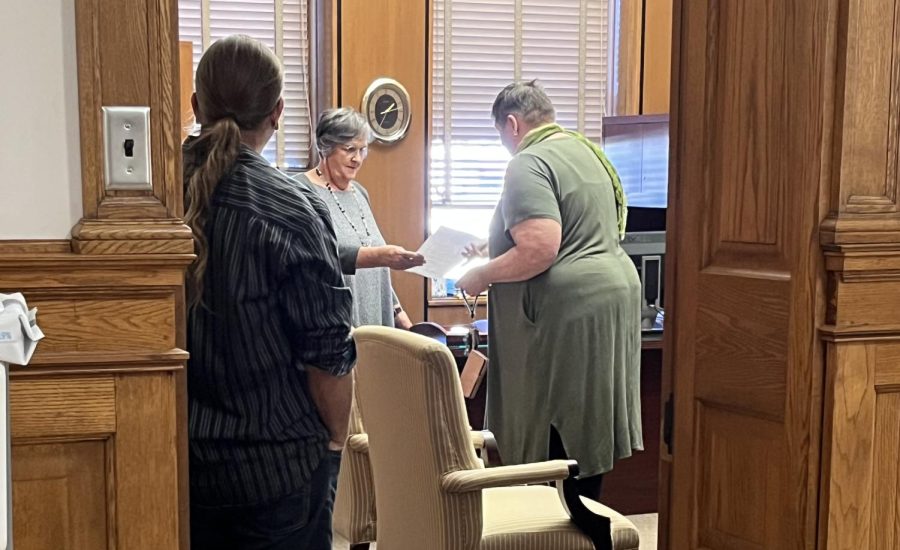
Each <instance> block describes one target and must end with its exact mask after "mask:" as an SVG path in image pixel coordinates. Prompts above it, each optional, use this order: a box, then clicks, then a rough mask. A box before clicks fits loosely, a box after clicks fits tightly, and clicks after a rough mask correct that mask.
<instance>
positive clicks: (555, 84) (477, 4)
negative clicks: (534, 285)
mask: <svg viewBox="0 0 900 550" xmlns="http://www.w3.org/2000/svg"><path fill="white" fill-rule="evenodd" d="M611 2H612V3H614V0H435V2H434V18H433V24H434V32H433V33H432V35H433V38H434V44H433V82H432V97H433V111H432V114H433V121H432V143H431V181H430V185H431V204H432V211H431V221H432V228H436V227H437V226H438V225H450V226H453V227H457V228H459V229H462V230H468V231H470V232H477V233H479V234H480V235H482V236H484V235H486V234H487V225H488V220H489V218H490V215H491V210H492V209H493V207H494V206H495V205H496V203H497V201H498V200H499V197H500V191H501V189H502V186H503V174H504V171H505V169H506V164H507V162H508V160H509V154H508V153H507V152H506V150H505V149H504V148H503V147H502V145H501V144H500V141H499V139H498V137H497V132H496V130H495V129H494V125H493V121H492V120H491V117H490V109H491V104H492V103H493V100H494V98H495V97H496V94H497V92H499V91H500V89H501V88H502V87H503V86H505V85H506V84H509V83H510V82H512V81H514V80H529V79H533V78H537V79H538V80H539V81H540V82H541V84H542V85H543V86H544V89H545V90H546V91H547V94H548V95H549V96H550V98H551V99H552V100H553V103H554V105H555V107H556V111H557V120H558V121H559V123H560V124H562V125H563V126H566V127H568V128H572V129H577V130H578V131H580V132H582V133H584V134H585V135H586V136H587V137H588V138H590V139H592V140H594V141H597V142H600V141H601V138H602V121H603V115H604V114H605V113H606V111H607V102H608V97H607V96H608V89H609V83H608V73H609V71H608V66H609V58H610V48H609V36H610V18H609V10H610V4H611Z"/></svg>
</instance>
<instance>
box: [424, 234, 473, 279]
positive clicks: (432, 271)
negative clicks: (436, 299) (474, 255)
mask: <svg viewBox="0 0 900 550" xmlns="http://www.w3.org/2000/svg"><path fill="white" fill-rule="evenodd" d="M481 242H484V240H483V239H479V238H478V237H476V236H475V235H472V234H470V233H466V232H464V231H457V230H456V229H450V228H449V227H444V226H441V227H439V228H438V229H437V231H435V232H434V233H432V235H431V236H430V237H428V240H426V241H425V242H424V243H423V244H422V246H421V247H419V250H418V251H417V252H418V253H419V254H421V255H422V256H425V265H422V266H419V267H413V268H410V269H407V271H408V272H409V273H415V274H417V275H421V276H423V277H429V278H431V279H441V278H444V277H446V276H447V274H448V273H450V271H451V270H453V271H454V273H457V272H458V271H459V270H458V269H455V268H461V267H462V266H463V264H466V267H472V266H475V265H477V263H483V262H477V263H476V261H471V262H467V261H466V258H465V257H464V256H463V251H464V250H465V249H466V247H467V246H469V245H470V244H472V243H481Z"/></svg>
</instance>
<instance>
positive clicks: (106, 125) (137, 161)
mask: <svg viewBox="0 0 900 550" xmlns="http://www.w3.org/2000/svg"><path fill="white" fill-rule="evenodd" d="M103 129H104V131H103V142H104V143H103V145H104V152H105V155H104V157H105V165H106V188H107V189H129V190H137V191H152V190H153V183H152V180H151V179H150V108H149V107H103Z"/></svg>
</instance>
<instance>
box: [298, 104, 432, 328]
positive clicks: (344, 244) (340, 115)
mask: <svg viewBox="0 0 900 550" xmlns="http://www.w3.org/2000/svg"><path fill="white" fill-rule="evenodd" d="M370 141H371V133H370V130H369V125H368V124H367V123H366V119H365V118H364V117H363V116H362V115H361V114H359V113H358V112H357V111H356V110H354V109H352V108H350V107H342V108H340V109H328V110H326V111H324V112H322V114H321V115H320V116H319V121H318V123H317V124H316V148H317V149H318V152H319V163H318V165H316V167H315V168H313V169H312V170H309V171H307V172H305V173H303V174H299V175H298V176H296V179H297V180H298V181H300V182H302V183H304V184H306V185H307V186H309V187H310V188H312V189H313V190H314V191H315V192H316V193H318V195H319V196H320V197H321V198H322V200H324V201H325V204H327V205H328V210H329V211H330V213H331V218H332V222H333V223H334V229H335V233H336V234H337V240H338V251H339V255H340V258H341V268H342V270H343V272H344V280H345V281H346V284H347V286H349V287H350V289H351V290H352V291H353V325H354V326H362V325H382V326H389V327H394V326H396V327H398V328H403V329H409V328H410V327H411V326H412V322H411V321H410V319H409V316H408V315H407V314H406V312H405V311H403V308H402V307H401V305H400V300H399V299H398V298H397V294H396V293H395V292H394V290H393V288H392V286H391V273H390V269H399V270H403V269H409V268H411V267H415V266H419V265H422V264H423V263H425V259H424V258H423V257H422V256H421V255H420V254H417V253H415V252H411V251H409V250H406V249H404V248H403V247H400V246H395V245H389V244H387V243H385V241H384V237H383V236H382V235H381V231H380V230H379V229H378V224H377V223H375V216H374V215H373V214H372V207H371V205H370V203H369V193H368V191H366V189H365V187H363V186H362V185H361V184H360V183H359V182H358V181H356V180H355V178H356V174H357V173H358V172H359V169H360V168H361V167H362V165H363V162H364V161H365V160H366V155H367V154H368V151H369V142H370Z"/></svg>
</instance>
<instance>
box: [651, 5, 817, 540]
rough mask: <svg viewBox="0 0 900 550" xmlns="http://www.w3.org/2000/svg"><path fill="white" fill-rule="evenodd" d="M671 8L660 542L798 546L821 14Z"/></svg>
mask: <svg viewBox="0 0 900 550" xmlns="http://www.w3.org/2000/svg"><path fill="white" fill-rule="evenodd" d="M675 12H676V13H677V15H676V17H675V20H676V21H677V22H678V23H679V24H678V26H677V27H676V32H677V40H678V41H679V45H678V46H677V47H676V51H678V54H677V57H678V61H677V63H676V70H677V71H678V74H677V76H676V77H673V83H675V84H674V86H676V88H677V91H676V93H675V94H674V95H673V97H674V98H675V100H676V101H677V105H675V106H673V107H674V108H675V109H676V116H675V117H674V119H673V129H672V136H673V142H674V143H673V146H672V151H674V152H675V155H676V163H675V165H674V167H673V169H672V173H671V176H672V178H671V179H672V181H671V184H670V187H671V188H672V189H674V190H675V193H674V195H673V197H672V199H671V200H672V204H673V205H674V216H671V217H670V220H671V224H670V226H674V228H675V232H676V233H677V239H676V238H675V235H674V234H671V235H670V236H669V243H668V244H669V246H668V247H667V250H669V251H670V252H673V251H674V254H673V257H672V259H673V260H674V265H673V263H670V262H667V266H669V269H670V270H673V272H672V273H671V274H670V275H669V280H670V281H674V284H673V285H672V288H673V292H672V293H670V295H674V297H675V300H676V303H675V309H674V311H670V312H669V317H670V323H668V325H669V326H668V327H667V333H668V334H667V336H666V337H667V347H666V353H667V356H668V355H669V354H670V353H671V358H667V364H668V365H669V368H674V369H675V371H674V376H672V373H670V374H669V376H670V377H671V378H670V379H671V380H672V381H673V385H674V393H675V412H674V416H675V422H674V424H675V430H674V449H673V467H672V470H671V474H672V478H671V479H672V486H671V491H672V492H671V499H670V501H669V503H668V504H669V510H668V524H669V525H668V529H669V532H668V544H669V546H670V547H672V548H726V547H727V548H767V549H775V548H785V549H787V548H791V549H793V548H811V547H812V546H813V545H814V544H815V532H816V531H815V528H816V502H817V489H818V487H817V480H818V475H817V470H816V467H817V466H816V458H815V457H816V456H818V446H817V437H818V436H817V434H815V433H814V431H815V427H814V426H813V425H812V422H813V420H812V419H813V418H814V417H815V415H816V413H817V411H818V410H820V409H818V407H819V406H820V403H819V402H817V401H816V393H815V392H813V391H812V390H811V388H813V387H815V386H816V385H817V384H820V383H821V380H820V376H821V375H820V374H819V372H820V371H819V370H818V369H817V368H816V365H817V361H821V352H820V351H818V347H819V344H818V335H817V333H816V331H815V327H816V326H817V319H818V322H821V320H822V319H821V316H822V312H820V311H819V301H818V299H817V296H816V289H817V288H819V287H821V286H822V281H823V280H824V268H823V265H822V260H821V258H820V256H819V251H818V247H817V243H816V242H815V235H816V232H817V231H818V227H819V222H820V221H821V218H822V216H823V214H822V213H821V212H820V211H819V193H820V160H819V159H820V158H821V157H820V155H821V149H822V144H823V141H824V130H823V124H822V118H823V116H822V112H823V110H824V98H823V96H822V94H823V92H822V89H823V82H824V76H823V75H824V69H825V56H824V54H823V49H824V46H825V44H826V36H825V34H823V33H821V32H818V33H817V32H814V31H812V30H811V29H821V28H825V27H826V21H827V18H826V16H827V13H826V11H825V10H820V9H818V8H817V7H816V6H813V5H811V4H791V5H788V4H787V3H784V2H780V1H777V0H767V1H759V2H737V1H727V2H712V1H704V2H694V1H684V0H683V1H680V2H677V3H676V4H675ZM679 113H691V116H690V117H688V116H678V114H679ZM673 315H674V317H673ZM669 344H672V345H669ZM819 364H821V363H819ZM748 472H749V473H748Z"/></svg>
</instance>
